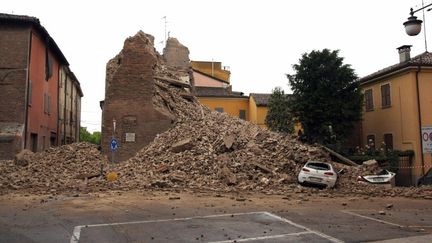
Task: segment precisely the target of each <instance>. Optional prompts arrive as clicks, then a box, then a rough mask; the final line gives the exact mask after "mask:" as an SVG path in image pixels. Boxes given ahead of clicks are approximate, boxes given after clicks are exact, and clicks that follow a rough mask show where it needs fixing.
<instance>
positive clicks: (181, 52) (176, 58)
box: [163, 37, 190, 69]
mask: <svg viewBox="0 0 432 243" xmlns="http://www.w3.org/2000/svg"><path fill="white" fill-rule="evenodd" d="M163 58H164V60H165V62H166V64H167V65H168V66H171V67H175V68H183V69H188V68H189V67H190V60H189V49H188V48H187V47H186V46H184V45H182V44H181V43H180V42H179V41H178V40H177V39H176V38H172V37H170V38H168V40H167V43H166V46H165V48H164V50H163Z"/></svg>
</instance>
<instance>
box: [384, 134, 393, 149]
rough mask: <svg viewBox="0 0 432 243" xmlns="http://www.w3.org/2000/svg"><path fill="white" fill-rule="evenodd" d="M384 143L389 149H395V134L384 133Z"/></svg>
mask: <svg viewBox="0 0 432 243" xmlns="http://www.w3.org/2000/svg"><path fill="white" fill-rule="evenodd" d="M384 143H385V146H386V149H387V150H393V134H391V133H387V134H384Z"/></svg>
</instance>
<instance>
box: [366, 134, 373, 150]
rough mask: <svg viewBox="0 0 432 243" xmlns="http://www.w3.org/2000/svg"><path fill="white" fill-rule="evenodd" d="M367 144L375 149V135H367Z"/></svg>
mask: <svg viewBox="0 0 432 243" xmlns="http://www.w3.org/2000/svg"><path fill="white" fill-rule="evenodd" d="M366 140H367V141H366V144H367V145H368V146H369V147H370V148H371V149H375V135H372V134H371V135H367V137H366Z"/></svg>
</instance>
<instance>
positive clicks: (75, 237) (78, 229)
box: [70, 212, 343, 243]
mask: <svg viewBox="0 0 432 243" xmlns="http://www.w3.org/2000/svg"><path fill="white" fill-rule="evenodd" d="M252 214H264V215H267V216H269V217H271V218H274V219H277V220H279V221H283V222H285V223H288V224H290V225H292V226H295V227H297V228H300V229H303V230H305V231H304V232H297V233H290V234H281V235H272V236H262V237H254V238H247V239H238V240H236V241H237V242H246V241H254V240H265V239H275V238H283V237H286V236H298V235H303V234H315V235H318V236H321V237H323V238H325V239H327V240H329V241H331V242H336V243H341V242H343V241H340V240H338V239H336V238H334V237H331V236H329V235H326V234H323V233H321V232H318V231H314V230H311V229H309V228H307V227H305V226H303V225H300V224H297V223H294V222H292V221H291V220H288V219H285V218H282V217H280V216H278V215H275V214H272V213H269V212H248V213H232V214H215V215H205V216H197V217H186V218H174V219H156V220H143V221H131V222H119V223H106V224H88V225H78V226H75V227H74V230H73V233H72V237H71V239H70V243H78V242H79V239H80V236H81V230H82V229H83V228H89V227H104V226H116V225H128V224H146V223H160V222H169V221H185V220H193V219H206V218H217V217H231V216H241V215H252ZM216 242H218V243H222V242H232V240H231V241H215V242H213V243H216Z"/></svg>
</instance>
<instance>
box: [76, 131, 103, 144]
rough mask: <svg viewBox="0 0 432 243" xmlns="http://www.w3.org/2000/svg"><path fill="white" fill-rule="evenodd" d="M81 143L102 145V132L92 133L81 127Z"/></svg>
mask: <svg viewBox="0 0 432 243" xmlns="http://www.w3.org/2000/svg"><path fill="white" fill-rule="evenodd" d="M80 141H82V142H89V143H93V144H96V145H100V141H101V132H98V131H96V132H93V133H90V132H89V131H87V128H86V127H80Z"/></svg>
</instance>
